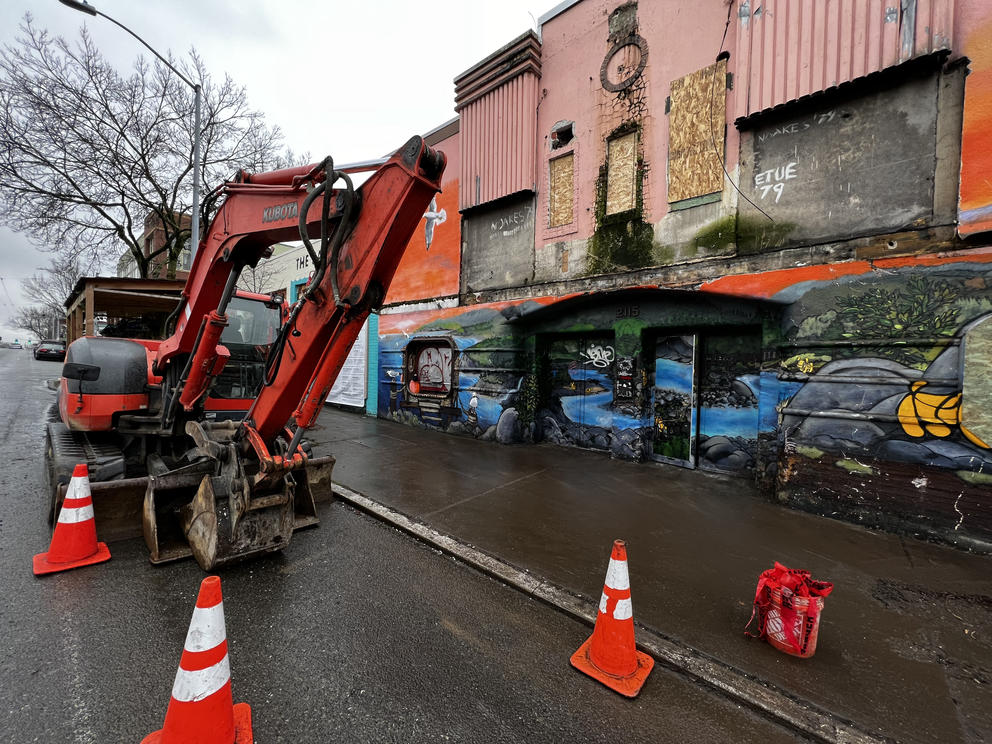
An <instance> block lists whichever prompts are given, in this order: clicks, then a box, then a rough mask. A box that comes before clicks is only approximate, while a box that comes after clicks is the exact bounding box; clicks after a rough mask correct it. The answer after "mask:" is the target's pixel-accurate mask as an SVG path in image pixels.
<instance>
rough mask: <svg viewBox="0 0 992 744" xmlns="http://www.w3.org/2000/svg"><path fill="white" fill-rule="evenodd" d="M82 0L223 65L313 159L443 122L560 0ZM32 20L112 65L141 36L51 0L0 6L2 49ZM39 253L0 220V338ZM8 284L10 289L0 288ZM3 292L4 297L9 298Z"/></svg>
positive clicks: (128, 56)
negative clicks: (482, 71) (470, 85)
mask: <svg viewBox="0 0 992 744" xmlns="http://www.w3.org/2000/svg"><path fill="white" fill-rule="evenodd" d="M92 4H93V5H94V6H95V7H96V8H98V9H99V10H100V11H101V12H103V13H106V14H107V15H109V16H111V17H112V18H114V19H116V20H117V21H119V22H120V23H122V24H124V25H125V26H128V27H129V28H131V29H132V30H133V31H134V32H135V33H137V34H138V35H139V36H141V37H143V38H144V39H145V41H147V42H148V43H149V44H150V45H151V46H152V47H153V48H155V49H156V50H158V51H159V52H160V53H162V54H166V52H168V51H170V50H171V51H172V52H173V54H174V55H176V56H177V57H182V56H184V55H185V54H187V53H188V51H189V49H190V48H191V47H195V48H196V50H197V52H199V53H200V55H201V56H202V57H203V59H204V61H205V62H206V65H207V68H208V69H209V70H210V72H211V74H212V75H213V76H214V77H216V78H217V79H218V80H222V79H223V76H224V74H225V73H227V74H230V75H231V77H232V78H233V79H234V80H235V81H236V82H237V83H238V84H240V85H242V86H244V87H245V88H246V89H247V91H248V97H249V100H250V101H251V103H252V105H253V106H254V107H255V108H256V109H258V110H260V111H262V112H263V113H264V114H265V116H266V120H267V122H268V123H269V124H270V125H278V126H279V127H280V128H281V129H282V131H283V134H284V135H285V140H286V144H287V145H288V146H289V147H290V148H292V149H293V150H294V151H295V152H305V151H308V152H309V153H310V155H311V156H312V158H313V159H314V160H319V159H320V158H322V157H324V156H325V155H332V156H333V157H334V159H335V161H337V162H339V163H341V162H352V161H356V160H365V159H368V158H375V157H380V156H382V155H384V154H386V153H387V152H388V151H390V150H392V149H394V148H395V147H398V146H399V145H401V144H403V142H405V141H406V139H407V138H408V137H409V136H410V135H412V134H418V133H423V132H426V131H429V130H430V129H433V128H434V127H436V126H437V125H439V124H442V123H444V122H445V121H447V120H449V119H451V118H452V117H453V116H454V115H455V113H454V84H453V82H452V81H453V80H454V78H455V76H456V75H457V74H458V73H460V72H462V71H464V70H465V69H467V68H469V67H471V66H472V65H473V64H475V63H476V62H478V61H479V60H481V59H483V58H484V57H486V56H487V55H488V54H490V53H491V52H494V51H496V50H497V49H498V48H499V47H501V46H503V45H504V44H506V43H507V42H509V41H511V40H512V39H513V38H515V37H516V36H518V35H519V34H521V33H523V32H524V31H526V30H527V29H529V28H532V27H536V20H535V19H536V18H538V17H539V16H540V15H541V14H542V13H545V12H546V11H548V10H549V9H551V8H552V7H554V5H556V0H433V2H429V3H414V2H404V1H403V0H365V1H364V2H362V1H361V0H359V1H357V2H356V1H355V0H349V2H342V1H341V0H324V1H321V0H171V2H150V1H147V0H145V1H142V2H133V0H94V1H93V2H92ZM28 11H30V12H31V14H32V15H33V16H34V19H35V23H36V25H38V26H40V27H43V28H47V29H48V30H49V32H51V33H52V34H56V35H61V36H65V37H66V38H70V39H71V38H74V37H77V36H78V32H79V28H80V26H81V25H82V24H84V23H85V24H86V25H87V26H88V28H89V30H90V32H91V34H92V36H93V38H94V39H95V40H96V41H97V43H98V44H99V45H100V47H101V49H102V50H103V51H104V53H105V54H106V56H107V57H108V58H109V59H110V60H111V61H112V62H113V63H114V64H115V65H116V66H117V68H118V69H119V70H122V71H126V70H128V69H129V68H130V67H131V64H132V62H133V61H134V59H135V58H136V57H137V56H139V54H141V53H142V52H145V56H149V55H148V53H147V51H146V50H144V48H143V47H141V46H140V44H139V43H138V42H137V41H136V40H134V39H133V38H132V37H131V36H129V35H127V34H126V33H125V32H124V31H122V30H121V29H119V28H117V27H116V26H114V25H113V24H112V23H110V22H109V21H107V20H106V19H104V18H99V17H97V18H93V17H91V16H88V15H84V14H83V13H80V12H78V11H73V10H71V9H69V8H67V7H65V6H64V5H61V4H60V3H59V2H58V0H31V1H28V0H4V2H3V3H0V43H3V44H9V43H11V42H12V41H13V40H14V39H15V38H16V37H17V35H18V33H19V31H18V27H19V26H20V23H21V21H22V19H23V17H24V14H25V12H28ZM47 261H48V257H47V256H46V254H44V253H43V252H41V251H39V250H38V248H37V247H36V246H33V245H32V244H31V242H30V236H26V235H19V234H16V233H13V232H11V231H10V230H7V229H6V228H4V227H0V277H2V279H3V281H2V282H0V336H3V338H4V340H7V339H8V338H11V337H12V336H20V337H24V332H23V331H21V332H16V331H15V329H13V328H11V327H10V326H9V325H8V323H7V318H8V316H9V315H10V314H11V313H12V312H13V309H14V306H15V305H16V304H18V303H23V302H26V299H25V298H23V297H22V296H21V294H20V280H21V279H23V278H24V277H27V276H30V275H31V274H32V273H33V272H34V271H35V270H36V269H37V268H39V267H41V266H44V265H46V264H47ZM4 288H6V290H7V291H6V292H5V291H4ZM8 292H9V295H10V296H9V297H8Z"/></svg>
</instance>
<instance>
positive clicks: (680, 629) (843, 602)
mask: <svg viewBox="0 0 992 744" xmlns="http://www.w3.org/2000/svg"><path fill="white" fill-rule="evenodd" d="M312 438H313V440H314V442H315V444H316V451H317V454H320V455H324V454H333V455H335V457H336V458H337V464H336V466H335V471H334V480H335V482H336V483H338V484H341V485H343V486H346V487H347V489H350V490H351V491H354V492H357V493H358V494H362V495H364V497H366V498H367V499H369V500H370V501H371V502H374V503H378V504H381V505H383V506H384V507H387V508H388V509H391V510H395V512H399V513H400V514H401V515H406V516H407V517H409V518H410V519H411V520H412V522H414V523H421V524H422V525H425V526H426V528H427V529H428V530H433V531H436V533H437V534H440V535H441V536H445V537H446V538H447V537H448V536H450V538H453V541H454V542H457V543H461V544H465V545H468V546H472V547H474V548H477V549H478V550H480V551H482V553H485V554H488V555H489V556H492V557H493V558H495V559H497V560H498V561H500V562H503V563H505V564H508V565H509V566H510V567H515V568H516V569H520V575H522V576H531V577H534V579H535V580H538V581H542V580H543V581H546V582H548V584H549V585H550V586H551V587H552V588H553V589H561V590H563V592H561V593H559V595H556V596H564V595H565V594H569V595H578V596H579V597H580V598H582V599H584V600H585V602H586V604H587V605H588V606H589V607H592V608H594V607H595V604H596V603H597V602H598V600H599V596H600V593H601V591H602V588H603V580H604V577H605V572H606V564H607V562H608V560H609V554H610V547H611V545H612V542H613V540H614V539H615V538H623V539H625V540H626V541H627V544H628V557H629V567H630V574H631V590H632V597H633V606H634V619H635V621H636V622H637V623H638V624H639V625H643V626H645V629H646V630H647V631H649V632H648V633H647V635H648V636H649V640H650V639H661V642H665V643H669V642H670V643H671V647H672V649H676V650H675V651H674V652H672V651H671V649H669V654H668V657H666V658H664V659H663V660H666V661H669V663H675V664H676V665H680V664H679V663H678V662H677V661H676V662H673V661H672V659H673V658H676V657H679V652H678V649H682V652H681V655H682V656H683V657H684V658H686V659H689V660H690V661H688V662H686V664H684V665H681V666H683V668H685V669H686V671H687V672H689V673H691V674H696V672H695V671H694V670H693V669H692V668H690V667H691V666H692V664H694V663H695V664H697V665H698V664H703V666H707V665H708V667H707V668H708V669H711V670H715V671H713V672H712V673H713V674H717V675H719V674H721V673H724V674H725V675H726V676H727V679H729V680H731V681H732V682H733V681H734V680H736V681H737V684H735V685H731V687H732V688H733V689H731V687H727V686H724V685H721V684H720V681H719V680H715V681H714V680H708V681H710V683H711V684H716V685H717V686H718V687H721V688H722V689H724V690H725V691H727V692H728V694H732V695H734V696H737V697H740V698H742V699H744V700H748V698H749V697H752V696H753V697H754V698H755V699H754V701H753V702H754V703H755V704H756V705H759V707H761V704H760V702H759V701H758V700H757V698H758V697H761V696H762V695H764V698H765V700H764V708H765V709H766V710H767V709H768V707H769V703H768V701H771V705H773V706H774V704H775V701H776V700H778V701H781V704H782V705H783V706H786V705H791V708H792V710H796V709H800V710H801V709H803V708H808V709H809V710H810V712H811V715H813V717H814V718H816V716H828V717H831V718H833V719H834V720H836V721H837V723H838V727H837V728H836V730H835V731H834V733H832V734H823V738H826V739H833V740H856V739H858V738H859V737H858V736H857V735H856V734H857V732H858V731H861V732H864V733H866V734H868V735H875V736H877V737H881V738H885V739H895V740H899V741H914V742H915V741H918V742H934V741H939V742H979V741H992V557H988V556H978V555H971V554H967V553H964V552H961V551H958V550H955V549H951V548H945V547H942V546H939V545H933V544H929V543H924V542H921V541H918V540H914V539H912V538H901V537H898V536H895V535H889V534H884V533H878V532H873V531H869V530H866V529H863V528H860V527H858V526H855V525H849V524H846V523H843V522H839V521H835V520H832V519H827V518H823V517H816V516H812V515H809V514H804V513H801V512H797V511H793V510H791V509H786V508H783V507H780V506H777V505H775V504H770V503H767V502H765V501H763V500H761V499H759V498H757V497H756V496H755V495H754V493H753V489H751V487H750V486H749V485H748V484H747V483H746V482H743V481H741V480H738V479H734V478H730V477H725V476H719V475H712V474H706V473H700V472H695V471H689V470H684V469H680V468H675V467H666V466H661V465H653V464H636V463H628V462H621V461H615V460H610V459H609V458H608V457H605V456H603V455H601V454H599V453H594V452H585V451H581V450H573V449H563V448H558V447H553V446H546V445H540V446H515V447H506V446H499V445H496V444H492V443H487V442H480V441H477V440H475V439H470V438H461V437H456V436H451V435H447V434H442V433H438V432H435V431H430V430H423V429H415V428H412V427H409V426H403V425H400V424H396V423H394V422H390V421H384V420H378V419H371V418H367V417H364V416H360V415H356V414H350V413H346V412H342V411H339V410H335V409H330V408H329V409H326V410H325V411H324V413H323V414H322V415H321V418H320V429H319V430H317V431H314V432H313V437H312ZM359 505H361V504H359ZM401 526H402V525H401ZM776 560H777V561H780V562H781V563H784V564H786V565H788V566H790V567H794V568H805V569H808V570H810V571H811V572H812V573H813V577H814V578H816V579H821V580H825V581H832V582H834V585H835V588H834V592H833V594H831V595H830V596H829V597H828V598H827V599H826V605H825V609H824V612H823V615H822V620H821V627H820V637H819V644H818V648H817V652H816V655H815V656H814V657H812V658H811V659H796V658H793V657H790V656H787V655H785V654H783V653H781V652H779V651H777V650H775V649H774V648H772V647H771V646H770V645H768V644H767V643H764V642H760V641H757V640H754V639H748V638H746V637H745V636H744V633H743V629H744V626H745V625H746V624H747V622H748V619H749V617H750V615H751V601H752V599H753V596H754V590H755V585H756V583H757V580H758V575H759V574H760V573H761V571H762V570H764V569H766V568H771V566H772V565H773V563H774V561H776ZM495 573H497V574H498V573H499V572H498V571H496V572H495ZM511 583H512V582H511ZM580 614H581V613H580ZM582 640H584V638H575V639H563V647H566V648H565V650H564V652H563V656H562V663H563V664H567V663H568V655H570V654H571V653H572V651H574V648H571V647H572V646H575V647H576V648H577V647H578V645H579V643H581V641H582ZM644 640H645V638H644V636H643V635H642V634H641V633H640V632H639V635H638V641H639V642H643V641H644ZM647 645H649V650H651V647H650V644H647ZM673 653H674V656H673V655H672V654H673ZM661 655H662V656H663V657H664V656H665V654H664V653H661ZM692 659H695V660H696V661H695V662H693V661H691V660H692ZM720 670H723V672H721V671H720ZM708 673H710V672H706V673H704V674H699V675H698V676H700V677H701V678H706V674H708ZM582 683H583V682H582V681H581V679H579V676H578V675H577V679H576V684H582ZM648 684H651V680H650V678H649V680H648ZM763 690H764V691H766V692H767V694H765V693H763V692H762V691H763ZM782 717H783V720H785V721H786V722H789V721H791V720H792V718H791V717H790V715H783V716H782ZM805 730H807V732H809V731H811V730H812V729H811V728H807V729H805ZM852 731H853V732H854V735H852V734H851V732H852ZM838 732H839V733H838ZM821 734H822V732H821Z"/></svg>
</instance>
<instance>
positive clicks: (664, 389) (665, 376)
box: [651, 334, 696, 468]
mask: <svg viewBox="0 0 992 744" xmlns="http://www.w3.org/2000/svg"><path fill="white" fill-rule="evenodd" d="M695 368H696V337H695V335H692V334H684V335H679V336H662V337H660V338H659V339H658V340H657V342H656V343H655V352H654V381H653V385H652V386H651V412H652V418H653V424H654V426H653V432H652V442H651V453H652V456H653V458H654V459H655V460H660V461H662V462H670V463H674V464H676V465H682V466H683V467H690V468H693V467H695V466H696V458H695V441H696V385H695Z"/></svg>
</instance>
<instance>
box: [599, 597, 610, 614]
mask: <svg viewBox="0 0 992 744" xmlns="http://www.w3.org/2000/svg"><path fill="white" fill-rule="evenodd" d="M609 599H610V598H609V597H607V596H606V592H603V596H602V597H600V598H599V611H600V612H602V613H603V614H604V615H605V614H606V607H607V605H606V603H607V602H608V601H609Z"/></svg>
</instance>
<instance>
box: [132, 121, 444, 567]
mask: <svg viewBox="0 0 992 744" xmlns="http://www.w3.org/2000/svg"><path fill="white" fill-rule="evenodd" d="M445 164H446V160H445V156H444V154H443V153H440V152H435V151H434V150H432V149H431V148H430V147H428V146H426V145H425V144H424V142H423V140H422V138H420V137H414V138H412V139H410V140H409V141H408V142H407V143H406V144H405V145H404V146H403V147H402V148H400V149H399V150H398V151H397V152H396V153H395V154H394V155H393V156H392V157H391V158H390V159H389V160H387V161H386V162H385V163H384V164H383V165H382V166H381V167H379V168H378V169H377V170H376V171H375V172H374V173H373V174H372V175H371V177H369V179H368V180H367V181H366V182H365V183H364V184H362V186H361V187H360V188H357V189H355V188H353V187H352V185H351V180H350V178H349V177H348V175H347V173H345V172H343V171H336V170H334V166H333V163H332V161H331V160H330V159H329V158H328V159H327V160H325V161H324V162H323V163H319V164H316V165H312V166H306V167H302V168H293V169H286V170H281V171H274V172H271V173H265V174H256V175H249V174H244V173H242V174H240V176H239V178H238V179H236V180H235V181H233V182H230V183H226V184H224V185H223V186H222V187H221V188H220V189H219V190H218V191H217V192H215V195H216V196H219V197H225V198H224V201H223V203H222V204H221V206H220V208H219V209H218V211H217V213H216V215H215V216H214V218H213V220H212V221H211V224H210V227H209V229H208V230H207V232H206V234H205V236H204V239H203V241H202V242H201V244H200V247H199V250H198V251H197V254H196V258H195V260H194V262H193V266H192V268H191V271H190V276H189V279H188V280H187V284H186V288H185V290H184V292H183V297H182V300H181V302H180V305H179V308H178V317H177V322H176V330H175V333H174V334H173V335H172V336H171V337H170V338H168V339H166V340H165V341H163V342H162V343H161V344H160V345H159V347H158V350H157V353H156V355H155V357H154V360H153V363H152V373H153V374H154V375H160V376H161V377H162V378H163V385H162V407H161V429H160V431H161V432H162V433H163V435H168V433H169V432H173V433H174V435H175V436H183V435H185V436H188V437H191V438H192V439H193V441H194V442H195V444H196V451H197V452H198V453H199V454H198V455H196V456H194V457H193V458H188V459H190V461H191V462H192V464H191V465H188V466H186V467H184V468H183V469H182V472H180V471H179V470H176V471H173V472H170V473H166V474H163V475H162V476H160V477H151V478H149V486H148V489H147V491H146V495H145V503H144V515H143V522H144V533H145V539H146V542H147V543H148V546H149V548H150V550H151V553H152V560H153V562H159V561H161V560H169V559H172V558H174V557H179V554H178V553H168V552H167V551H164V550H163V549H162V545H161V542H162V535H161V532H162V531H161V530H160V529H159V522H160V520H161V517H162V512H163V511H165V510H172V511H173V512H178V516H179V519H180V522H181V525H182V531H183V533H184V534H185V537H186V539H187V541H188V543H189V547H190V549H191V550H192V553H193V555H194V556H195V557H196V559H197V561H198V562H199V563H200V565H201V566H202V567H203V568H204V569H205V570H211V569H213V568H215V567H216V566H218V565H223V564H225V563H230V562H233V561H236V560H240V559H241V558H244V557H246V556H248V555H252V554H255V553H260V552H267V551H271V550H278V549H281V548H283V547H285V545H286V544H288V542H289V538H290V536H291V534H292V531H293V528H294V525H297V526H298V522H299V515H300V513H301V509H302V512H303V513H304V514H312V519H313V521H315V511H314V508H313V505H312V497H310V496H309V493H308V488H307V467H308V462H309V460H308V455H307V453H306V452H305V451H304V448H303V447H302V446H301V443H302V442H301V438H302V436H303V434H304V432H305V431H306V429H307V428H308V427H310V426H312V425H313V424H314V422H315V421H316V418H317V416H318V415H319V413H320V411H321V407H322V405H323V402H324V400H325V399H326V397H327V394H328V392H329V391H330V388H331V386H332V385H333V383H334V380H335V379H336V377H337V376H338V373H339V372H340V370H341V367H342V365H343V364H344V361H345V358H346V357H347V355H348V352H349V350H350V349H351V346H352V344H353V343H354V341H355V339H356V338H357V336H358V333H359V331H360V330H361V327H362V325H363V323H364V321H365V319H366V318H367V317H368V314H369V313H370V312H371V311H372V310H374V309H377V308H378V307H380V306H381V304H382V302H383V300H384V299H385V295H386V290H387V289H388V287H389V283H390V281H391V280H392V277H393V274H394V273H395V271H396V268H397V266H398V264H399V261H400V258H401V257H402V255H403V251H404V250H405V248H406V245H407V243H408V242H409V240H410V237H411V236H412V234H413V232H414V230H415V229H416V227H417V225H418V223H419V221H420V220H421V218H422V216H423V214H424V211H425V209H427V207H428V205H429V204H430V201H431V199H432V198H433V197H434V195H435V194H436V193H437V192H438V191H439V183H440V179H441V174H442V172H443V171H444V167H445ZM336 183H341V184H342V186H341V187H340V188H337V189H334V188H333V186H334V184H336ZM296 239H302V240H303V241H304V243H305V244H306V246H307V249H308V250H309V251H310V253H311V257H312V258H313V263H314V272H313V275H312V277H311V279H310V282H309V283H308V284H307V286H306V288H305V289H304V290H303V292H302V294H301V298H300V300H299V301H298V302H297V303H296V304H295V305H294V306H293V308H292V310H291V312H290V315H289V318H288V319H287V321H286V322H285V323H284V325H283V327H282V329H281V330H280V334H279V337H278V339H277V340H276V342H275V344H274V345H273V347H272V350H271V351H270V354H269V359H268V362H267V367H266V371H265V379H264V385H263V387H262V389H261V392H260V393H259V395H258V396H257V398H256V399H255V401H254V403H253V404H252V406H251V408H250V410H249V411H248V413H247V415H246V417H245V419H244V420H243V421H242V422H241V423H240V424H236V425H230V424H211V423H210V422H207V421H204V420H203V419H202V416H199V415H198V411H199V410H200V408H201V401H202V399H203V398H204V396H205V395H206V393H207V392H208V391H209V389H210V385H211V382H212V380H213V379H214V378H215V377H216V376H217V375H218V374H219V373H220V372H221V371H222V369H223V367H224V365H225V363H226V361H227V358H228V356H229V355H228V352H227V349H226V348H225V347H224V346H223V345H222V344H221V343H220V339H221V334H222V332H223V330H224V328H225V327H226V326H227V315H226V310H227V305H228V303H229V301H230V299H231V297H232V296H233V293H234V289H235V285H236V283H237V279H238V276H239V274H240V272H241V271H242V270H243V269H244V268H245V267H246V266H252V267H254V266H255V265H256V264H257V262H258V261H259V260H261V259H262V257H263V256H264V255H265V254H266V252H267V251H268V249H269V248H270V246H272V245H273V244H274V243H277V242H282V241H287V240H296ZM315 241H317V242H315ZM291 419H292V421H293V423H294V424H295V429H292V428H289V427H288V426H287V424H288V423H289V422H290V420H291ZM189 473H192V476H190V475H189ZM191 477H192V479H193V481H194V482H195V481H197V480H198V486H197V488H196V493H195V494H194V495H193V496H192V498H189V497H188V496H187V497H183V496H181V495H178V494H177V493H176V491H177V490H178V489H179V487H178V486H176V484H178V483H182V484H188V483H189V482H190V478H191ZM185 488H187V489H188V488H189V487H188V486H185ZM307 500H309V501H310V505H309V506H307V505H306V503H305V502H306V501H307ZM301 503H302V505H301ZM177 504H178V506H177ZM180 552H181V551H180Z"/></svg>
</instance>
